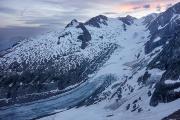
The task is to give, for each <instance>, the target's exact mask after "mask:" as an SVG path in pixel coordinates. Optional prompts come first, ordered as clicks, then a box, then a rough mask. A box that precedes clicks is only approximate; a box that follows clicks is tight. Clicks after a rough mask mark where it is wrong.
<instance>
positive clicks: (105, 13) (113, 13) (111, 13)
mask: <svg viewBox="0 0 180 120" xmlns="http://www.w3.org/2000/svg"><path fill="white" fill-rule="evenodd" d="M102 14H104V15H116V14H118V13H116V12H104V13H102Z"/></svg>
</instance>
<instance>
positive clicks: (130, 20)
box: [118, 15, 136, 25]
mask: <svg viewBox="0 0 180 120" xmlns="http://www.w3.org/2000/svg"><path fill="white" fill-rule="evenodd" d="M118 19H119V20H121V21H122V22H123V23H125V24H126V25H131V24H133V23H134V20H136V18H134V17H132V16H130V15H127V16H126V17H119V18H118Z"/></svg>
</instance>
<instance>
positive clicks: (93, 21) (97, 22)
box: [85, 15, 108, 28]
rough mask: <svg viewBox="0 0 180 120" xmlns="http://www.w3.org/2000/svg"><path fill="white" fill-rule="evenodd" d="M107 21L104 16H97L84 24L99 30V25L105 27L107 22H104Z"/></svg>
mask: <svg viewBox="0 0 180 120" xmlns="http://www.w3.org/2000/svg"><path fill="white" fill-rule="evenodd" d="M107 20H108V17H106V16H104V15H98V16H96V17H93V18H91V19H90V20H88V21H87V22H85V25H90V26H94V27H97V28H100V24H103V25H107V22H106V21H107Z"/></svg>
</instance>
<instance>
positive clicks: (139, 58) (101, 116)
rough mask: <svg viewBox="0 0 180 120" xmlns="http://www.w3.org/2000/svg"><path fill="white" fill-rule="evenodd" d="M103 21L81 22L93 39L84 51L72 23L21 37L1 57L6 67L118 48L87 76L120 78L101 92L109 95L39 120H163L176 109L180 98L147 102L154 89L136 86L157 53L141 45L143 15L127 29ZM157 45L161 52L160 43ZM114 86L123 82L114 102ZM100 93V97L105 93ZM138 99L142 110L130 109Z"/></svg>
mask: <svg viewBox="0 0 180 120" xmlns="http://www.w3.org/2000/svg"><path fill="white" fill-rule="evenodd" d="M107 24H108V25H107V26H106V25H101V28H96V27H92V26H88V25H87V26H85V27H86V28H87V29H88V30H89V32H90V34H91V37H92V40H91V41H89V43H88V46H87V48H86V49H84V50H82V49H81V48H80V45H81V42H80V41H79V40H78V39H77V37H78V35H80V34H81V33H82V30H81V29H77V28H76V27H74V26H72V27H69V28H67V29H65V30H64V31H63V32H61V33H60V32H51V33H47V34H44V35H41V36H38V37H36V38H32V39H28V40H26V41H23V42H22V43H20V44H19V45H18V46H16V47H14V48H13V51H14V52H11V53H9V54H6V55H5V56H4V57H3V58H0V63H1V62H3V63H5V64H7V65H9V64H11V63H12V62H13V61H15V60H17V61H18V62H21V61H22V60H24V59H25V60H27V61H31V60H33V61H42V60H44V59H45V58H46V59H50V58H51V57H53V55H55V56H56V55H63V54H70V53H72V52H75V54H77V55H78V59H79V61H80V60H82V59H85V58H88V59H89V60H91V59H93V58H94V57H95V56H96V55H98V53H99V52H100V51H102V50H103V49H104V48H106V47H107V46H109V45H110V44H112V43H113V44H117V45H119V46H120V47H119V48H118V49H116V50H115V52H114V53H113V54H112V55H111V57H110V59H109V60H108V61H107V62H106V63H105V64H104V65H103V66H102V67H101V68H100V69H99V70H98V71H96V73H94V74H93V75H91V78H93V80H96V78H99V77H100V76H103V75H108V74H112V75H114V76H116V77H117V78H118V80H117V81H116V82H114V83H113V84H112V85H111V86H109V87H108V88H106V90H105V91H104V92H103V93H110V94H111V95H110V96H108V98H107V99H105V100H104V101H102V102H100V103H98V104H94V105H91V106H87V107H85V106H84V107H80V108H72V109H69V110H64V111H62V112H59V113H57V114H55V115H51V116H48V117H44V118H41V120H119V119H120V120H133V119H137V120H161V119H162V118H163V117H165V116H167V115H169V114H170V113H172V112H175V111H176V110H177V109H178V108H180V104H179V103H180V100H179V99H178V100H176V101H174V102H171V103H168V104H159V105H158V106H157V107H151V106H149V101H150V97H148V94H147V93H148V91H151V92H153V90H152V88H151V89H150V88H147V87H142V88H141V87H140V86H139V85H138V82H137V80H138V78H139V77H140V76H142V75H143V74H144V73H145V72H146V67H145V66H146V65H147V63H148V62H149V61H150V60H152V59H153V57H155V56H156V55H157V54H158V53H156V54H155V55H154V56H150V55H145V54H144V44H145V43H146V41H148V40H149V36H150V32H149V31H148V30H147V29H146V26H145V25H143V19H137V20H135V21H134V24H132V25H130V26H128V25H126V29H127V30H126V31H125V30H124V29H123V23H122V21H120V20H118V19H115V18H109V19H108V21H107ZM68 32H70V33H71V35H67V36H65V37H64V38H63V39H60V44H59V45H57V41H58V37H59V35H63V34H65V33H68ZM100 36H103V38H100ZM157 49H159V50H161V49H162V46H160V47H159V48H157ZM155 50H156V49H155ZM155 50H154V51H155ZM154 51H152V53H153V52H154ZM148 72H150V73H151V74H152V76H154V77H159V76H161V75H162V73H163V72H164V71H161V70H159V69H156V70H151V71H148ZM127 78H129V79H128V80H127ZM89 82H91V81H89ZM115 84H123V85H122V91H121V92H122V93H121V95H122V98H121V99H120V100H118V101H117V98H116V97H114V98H111V97H112V94H113V93H114V92H116V90H117V89H116V88H114V89H113V88H112V86H113V85H115ZM131 88H133V92H131V90H132V89H131ZM87 92H88V91H87ZM103 93H102V94H101V95H102V96H100V97H103ZM69 97H70V96H69ZM137 99H140V100H138V102H137V103H136V105H137V106H139V108H142V111H141V112H138V111H137V110H136V111H133V112H131V110H133V102H134V101H135V100H137ZM128 104H130V108H129V110H126V107H127V105H128ZM59 111H61V110H59Z"/></svg>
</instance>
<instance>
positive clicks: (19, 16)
mask: <svg viewBox="0 0 180 120" xmlns="http://www.w3.org/2000/svg"><path fill="white" fill-rule="evenodd" d="M178 1H179V0H0V20H1V22H0V50H1V48H4V47H6V46H8V45H7V44H8V43H9V42H11V41H12V40H13V39H12V38H13V37H15V36H25V37H31V36H35V35H37V34H40V33H43V32H45V31H51V30H53V29H59V30H61V29H62V28H64V26H65V25H66V24H67V23H69V22H70V21H71V20H72V19H77V20H78V21H81V22H84V21H87V20H88V19H90V18H91V17H94V16H96V15H99V14H103V15H105V16H108V17H120V16H126V15H132V16H134V17H137V18H140V17H143V16H145V15H147V14H150V13H153V12H156V13H158V12H163V11H164V10H166V9H167V8H169V7H170V6H172V5H173V4H175V3H177V2H178Z"/></svg>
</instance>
